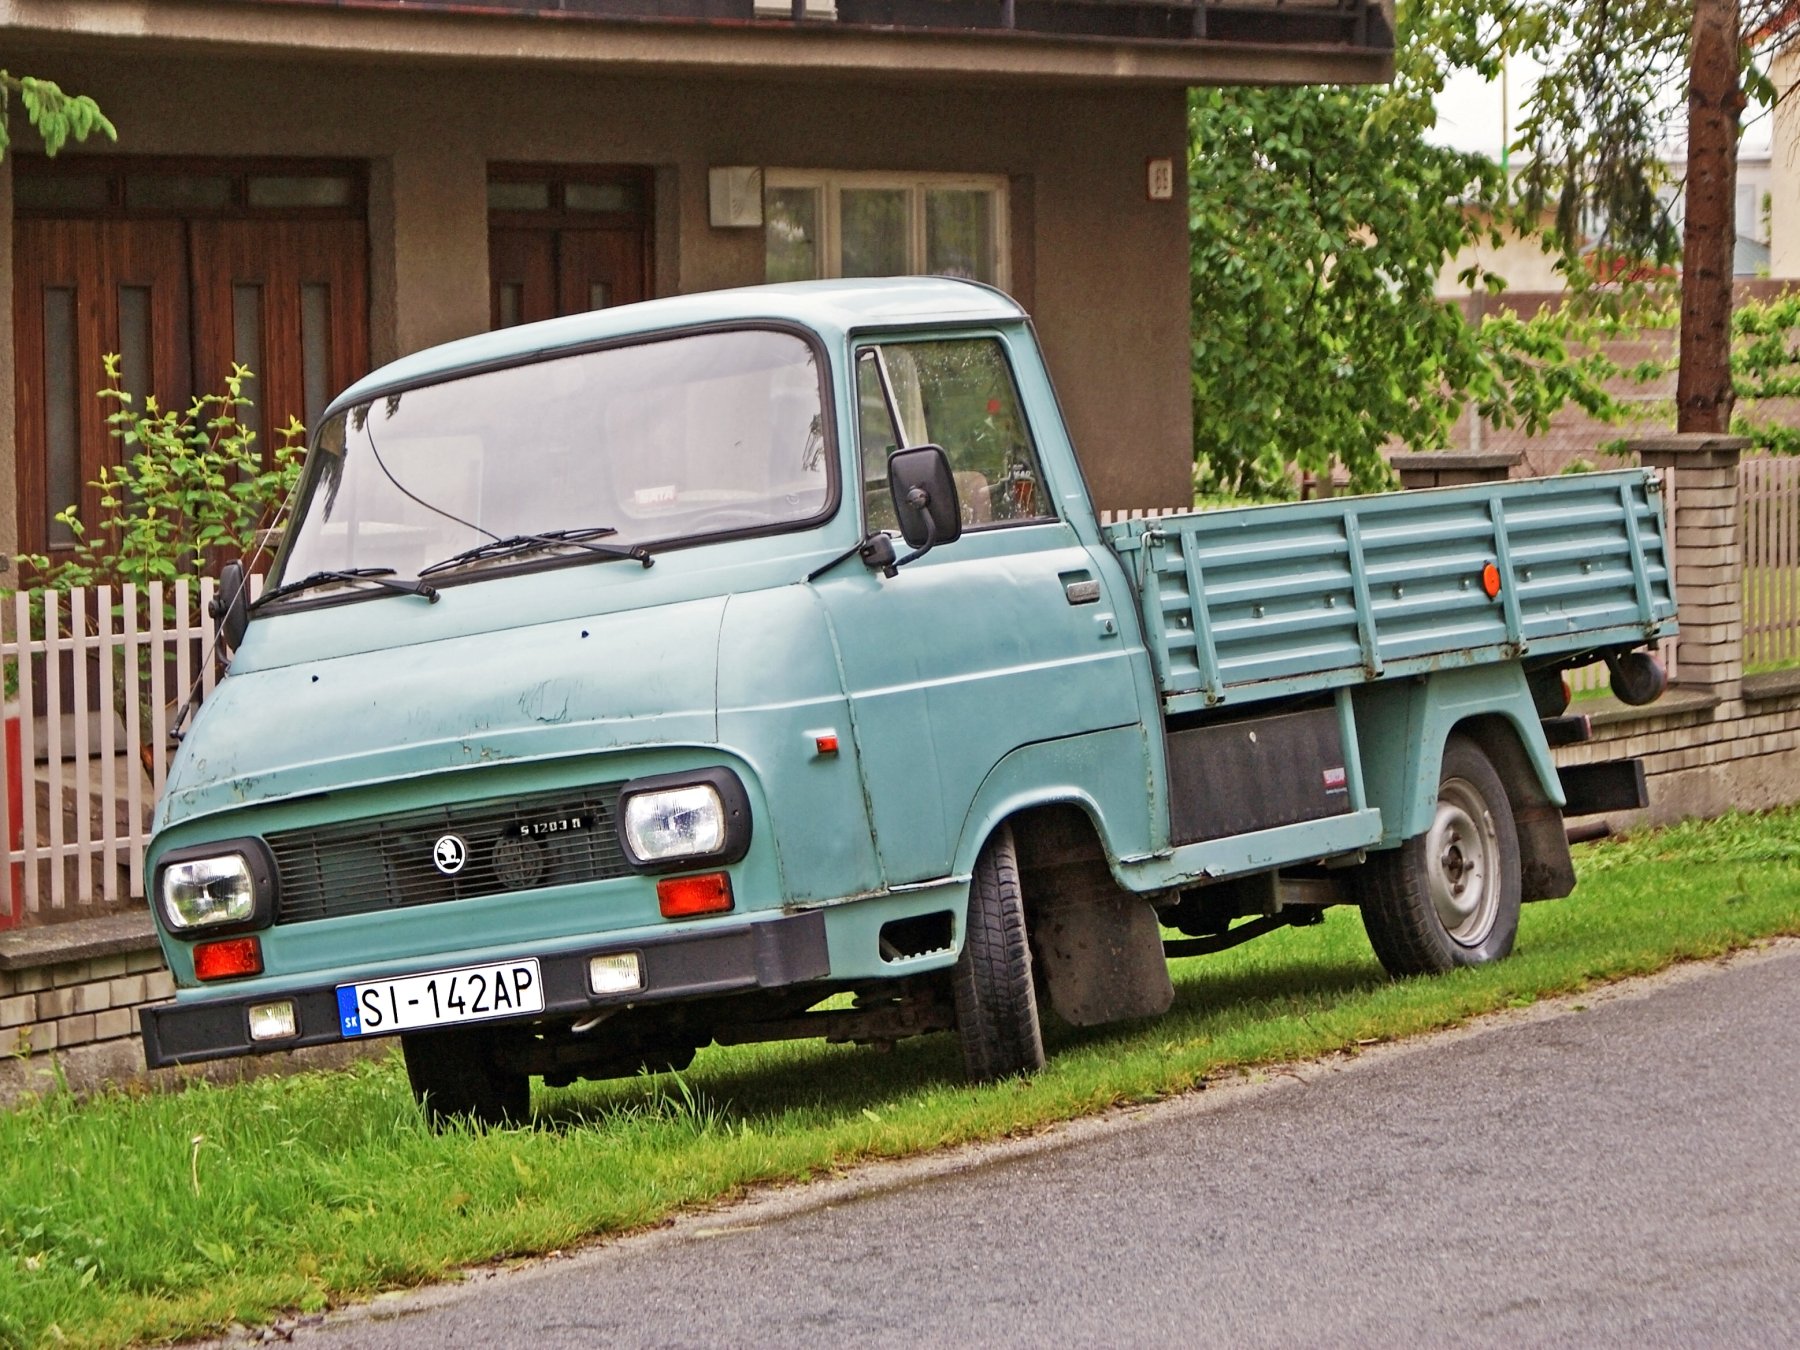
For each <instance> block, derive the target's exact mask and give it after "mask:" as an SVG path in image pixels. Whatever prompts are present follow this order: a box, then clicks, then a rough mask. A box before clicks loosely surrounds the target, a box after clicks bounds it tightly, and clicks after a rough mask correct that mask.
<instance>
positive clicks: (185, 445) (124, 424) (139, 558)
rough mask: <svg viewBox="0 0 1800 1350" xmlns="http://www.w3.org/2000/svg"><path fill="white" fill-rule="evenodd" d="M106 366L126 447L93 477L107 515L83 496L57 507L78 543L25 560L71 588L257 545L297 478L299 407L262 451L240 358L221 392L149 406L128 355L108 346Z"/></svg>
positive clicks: (189, 568) (152, 573) (134, 577)
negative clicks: (85, 511)
mask: <svg viewBox="0 0 1800 1350" xmlns="http://www.w3.org/2000/svg"><path fill="white" fill-rule="evenodd" d="M105 369H106V387H105V388H103V389H101V390H100V392H99V395H98V396H99V397H100V398H101V399H102V400H103V401H105V402H108V403H110V404H111V405H112V411H111V412H109V413H108V414H107V416H106V421H107V424H108V425H109V426H110V427H111V429H112V434H113V436H114V438H115V439H116V440H117V441H118V442H119V444H120V446H121V447H122V448H123V450H124V451H125V452H126V453H125V454H124V456H123V458H122V460H121V462H120V463H118V464H116V465H105V466H102V468H101V470H100V476H99V477H98V478H96V479H94V480H93V482H92V483H91V484H90V486H92V487H93V488H94V489H95V491H96V493H97V494H98V497H99V502H100V516H99V518H98V519H97V520H95V521H94V522H92V523H91V524H90V523H89V522H84V521H83V520H82V519H81V514H80V510H79V508H78V507H77V506H73V505H71V506H69V507H68V508H67V509H65V510H63V511H60V512H58V513H57V519H58V520H60V521H62V522H63V523H64V524H65V525H67V526H68V527H69V528H70V530H71V531H72V532H73V533H74V536H75V547H74V549H73V550H71V551H70V552H69V553H67V554H64V555H62V556H61V557H60V558H58V559H55V560H52V559H51V558H49V557H46V556H43V555H25V556H22V557H21V558H20V559H19V561H20V563H21V565H22V566H24V567H26V568H29V569H31V570H32V571H33V572H34V573H35V575H36V577H37V579H38V581H39V583H40V584H42V585H45V586H49V587H53V588H58V589H67V588H71V587H75V586H87V585H92V584H93V583H94V582H96V581H102V580H106V581H119V582H137V583H140V584H141V583H144V582H149V581H172V580H175V579H176V578H178V577H193V576H197V575H199V574H200V573H201V572H203V571H205V570H207V567H208V565H209V563H210V562H211V561H215V560H216V559H217V557H218V555H221V554H224V555H230V556H241V557H248V556H250V555H251V554H253V553H254V552H255V551H256V549H257V545H258V542H259V540H260V539H261V538H262V537H263V532H264V531H267V530H272V529H274V528H275V527H276V526H277V525H278V524H279V523H280V520H279V518H280V514H281V509H282V506H283V504H284V503H285V502H286V500H287V498H288V496H289V494H290V493H291V492H292V491H293V487H294V484H295V483H296V482H297V481H298V480H299V476H300V461H301V456H302V453H303V446H302V441H303V438H304V436H305V428H304V427H302V426H301V425H300V423H299V422H297V421H295V420H293V419H292V418H290V419H289V421H288V425H287V426H285V427H282V428H280V429H279V430H278V431H276V433H275V436H276V438H277V443H276V444H275V446H274V447H273V448H272V450H271V451H270V453H269V454H268V456H267V458H266V459H265V456H264V453H263V449H262V447H261V446H260V445H259V444H257V438H256V433H255V432H254V431H252V430H251V429H250V428H249V427H247V426H245V425H244V423H243V421H242V414H243V411H244V410H245V409H246V408H248V407H249V406H250V400H249V399H248V398H247V397H245V395H244V393H243V389H244V384H245V381H246V380H248V379H249V377H250V371H249V370H248V369H246V368H245V367H243V366H237V365H234V366H233V367H232V369H231V373H230V374H229V375H228V376H227V377H226V379H225V382H224V389H223V391H222V392H220V393H212V394H205V395H202V396H201V397H199V398H197V399H195V400H194V401H193V403H192V404H190V405H189V406H188V408H187V409H186V410H185V411H181V412H178V411H176V410H175V409H172V408H170V409H159V408H158V407H157V406H156V404H155V402H154V400H151V399H146V400H145V401H144V406H143V407H142V408H141V409H140V408H139V407H138V406H137V403H136V400H135V399H134V398H133V396H132V395H131V394H130V393H129V392H128V391H126V390H125V389H124V388H122V387H121V386H120V383H119V358H118V357H117V356H114V355H109V356H107V357H106V358H105Z"/></svg>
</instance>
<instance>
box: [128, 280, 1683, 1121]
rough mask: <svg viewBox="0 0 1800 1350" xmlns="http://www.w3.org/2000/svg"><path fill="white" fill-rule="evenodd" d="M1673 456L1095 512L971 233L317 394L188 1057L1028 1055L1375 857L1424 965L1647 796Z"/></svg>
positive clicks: (515, 1109)
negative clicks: (1646, 716)
mask: <svg viewBox="0 0 1800 1350" xmlns="http://www.w3.org/2000/svg"><path fill="white" fill-rule="evenodd" d="M1091 449H1092V451H1093V452H1094V453H1104V449H1103V448H1091ZM1658 489H1659V484H1658V481H1657V479H1656V477H1655V476H1654V475H1653V474H1650V473H1647V472H1643V471H1637V470H1632V471H1623V472H1616V473H1605V474H1588V475H1579V476H1572V477H1565V478H1558V479H1553V480H1540V481H1523V482H1514V483H1505V484H1497V485H1484V486H1477V487H1468V488H1453V489H1442V490H1436V491H1429V492H1408V493H1394V494H1387V495H1381V496H1371V497H1351V498H1342V499H1336V500H1324V501H1313V502H1303V503H1297V504H1289V505H1277V506H1263V507H1250V508H1242V509H1230V510H1220V511H1211V512H1201V513H1195V514H1191V515H1180V516H1172V517H1167V518H1162V519H1156V520H1148V521H1132V522H1126V523H1116V524H1112V525H1103V524H1102V523H1101V522H1100V520H1099V519H1098V517H1097V515H1096V512H1095V510H1094V507H1093V505H1092V503H1091V501H1090V500H1089V497H1088V494H1087V490H1086V488H1085V486H1084V484H1083V481H1082V477H1081V472H1080V469H1079V467H1078V465H1077V461H1076V455H1075V448H1074V446H1073V445H1071V443H1070V441H1069V436H1068V433H1067V431H1066V429H1065V427H1064V424H1063V421H1062V418H1061V416H1060V414H1059V412H1058V408H1057V403H1056V397H1055V394H1054V392H1053V391H1052V388H1051V384H1050V379H1049V376H1048V374H1047V372H1046V370H1045V367H1044V362H1043V358H1042V356H1041V354H1040V351H1039V347H1038V343H1037V340H1036V337H1035V335H1034V332H1033V330H1032V326H1031V323H1030V320H1029V319H1028V317H1027V315H1026V314H1025V313H1024V312H1023V311H1022V310H1021V309H1020V308H1019V307H1018V306H1017V305H1016V304H1015V303H1014V302H1013V301H1012V300H1010V299H1008V298H1007V297H1006V296H1004V295H1002V294H1000V293H999V292H997V291H994V290H991V289H987V288H985V287H981V286H978V285H974V284H970V283H966V282H959V281H952V280H945V279H899V280H882V281H842V282H820V283H808V284H802V285H793V286H776V287H758V288H753V289H747V290H741V291H731V292H723V293H717V294H708V295H695V296H686V297H681V298H675V299H667V300H658V301H653V302H650V303H647V304H640V305H632V306H627V307H623V308H619V309H612V310H606V311H602V312H597V313H593V314H587V315H582V316H579V317H574V318H568V319H561V320H556V321H553V322H550V323H544V324H537V325H532V326H527V327H520V328H513V329H507V330H504V331H501V332H495V333H489V334H486V335H484V336H480V337H475V338H470V339H467V340H465V341H461V342H455V343H451V344H449V345H447V346H443V347H439V348H436V349H434V350H431V351H426V352H421V353H419V354H417V355H414V356H409V357H407V358H405V359H403V360H400V361H397V362H395V363H394V364H392V365H389V366H387V367H385V368H383V369H381V370H379V371H376V372H375V373H374V374H372V375H370V376H368V377H367V378H366V379H364V380H362V381H361V382H360V383H358V384H357V385H356V386H355V387H353V388H352V389H350V390H349V391H348V392H346V393H345V394H343V395H342V396H341V397H339V398H338V399H337V400H336V401H335V402H334V403H333V404H332V405H331V406H330V407H329V408H328V409H327V411H326V412H325V414H324V416H323V417H322V418H321V419H320V424H319V426H318V427H317V429H316V430H315V433H314V436H313V442H312V447H311V451H310V454H309V457H308V460H307V464H306V470H305V476H304V479H303V482H302V486H301V489H300V492H299V495H298V497H297V503H296V506H295V508H294V512H293V520H292V523H291V525H290V527H289V529H288V531H287V534H286V539H285V543H284V545H283V547H282V550H281V552H280V555H279V557H278V558H277V560H276V562H275V564H274V568H273V571H272V573H271V575H270V577H269V581H268V585H267V587H266V588H265V589H264V590H263V591H262V593H261V595H260V598H259V599H257V600H256V601H255V602H254V603H252V604H246V602H245V598H244V587H243V586H242V573H241V569H238V568H237V567H235V565H234V566H231V567H228V568H227V575H226V576H225V577H224V578H223V584H222V587H221V594H222V595H223V596H224V597H226V599H225V602H224V603H222V604H221V606H220V618H221V626H222V629H223V631H224V633H225V635H226V638H227V640H228V641H229V642H230V643H231V644H233V645H234V647H235V651H234V653H233V656H232V660H231V667H230V675H229V678H226V679H224V680H222V681H221V682H220V684H219V686H218V689H217V691H216V693H215V694H214V695H213V696H212V697H211V698H210V699H209V700H208V701H207V703H206V704H205V706H204V708H203V709H202V711H201V713H200V715H199V717H198V718H197V720H196V722H195V724H194V726H193V727H192V729H191V732H190V733H189V735H188V736H187V738H186V741H185V743H184V744H183V746H182V748H181V750H180V752H179V754H178V755H177V756H176V759H175V763H174V765H173V767H172V768H171V770H170V774H169V779H168V788H167V791H166V792H165V794H164V795H163V798H162V800H161V802H160V803H159V806H158V809H157V821H156V833H155V838H154V840H153V842H152V844H151V848H150V854H149V858H148V869H149V875H150V876H151V878H152V891H151V896H152V906H151V907H152V909H153V911H154V913H155V915H156V920H157V923H158V925H159V926H160V929H161V935H162V944H163V950H164V952H165V954H166V955H167V958H168V962H169V966H170V968H171V970H172V971H173V972H174V976H175V980H176V983H177V985H178V986H179V993H178V994H177V996H176V998H175V1000H174V1001H173V1002H172V1003H169V1004H165V1005H162V1006H159V1007H154V1008H150V1009H147V1010H146V1011H145V1012H144V1014H143V1018H142V1027H143V1033H144V1047H145V1055H146V1058H147V1060H148V1062H149V1063H150V1064H151V1065H152V1066H160V1065H169V1064H185V1063H192V1062H195V1061H200V1060H206V1059H213V1058H218V1057H222V1056H230V1055H244V1054H255V1053H262V1052H268V1051H275V1050H285V1049H290V1048H294V1047H298V1046H311V1045H321V1044H330V1043H336V1042H341V1041H345V1040H357V1039H364V1038H371V1037H381V1036H389V1035H398V1036H399V1037H400V1041H401V1045H402V1047H403V1049H404V1053H405V1059H406V1065H407V1070H408V1074H409V1077H410V1079H411V1082H412V1086H413V1088H414V1090H415V1092H416V1093H417V1095H418V1096H419V1098H420V1100H421V1102H422V1103H423V1104H424V1107H425V1109H426V1110H427V1112H428V1114H429V1115H430V1116H431V1117H432V1118H433V1119H434V1120H442V1119H445V1118H448V1117H453V1116H470V1117H474V1118H476V1119H478V1120H482V1121H486V1122H501V1121H510V1120H517V1119H520V1118H522V1117H525V1116H526V1115H528V1112H529V1100H530V1098H529V1087H530V1080H531V1078H532V1077H533V1076H541V1077H542V1078H543V1079H544V1080H545V1081H546V1082H548V1083H552V1084H561V1083H567V1082H569V1081H572V1080H575V1079H579V1078H598V1077H606V1076H613V1075H624V1074H631V1073H635V1072H637V1071H639V1069H640V1068H642V1067H645V1066H647V1067H649V1068H651V1069H658V1068H667V1067H670V1066H675V1067H680V1066H683V1065H685V1064H687V1063H688V1061H689V1060H690V1059H691V1057H692V1055H693V1053H694V1051H695V1050H696V1048H697V1047H700V1046H704V1045H707V1044H710V1043H713V1042H724V1043H734V1042H745V1041H754V1040H769V1039H778V1038H794V1037H806V1036H823V1037H826V1038H829V1039H831V1040H834V1041H858V1042H890V1041H893V1040H896V1039H898V1038H901V1037H905V1036H910V1035H915V1034H920V1033H925V1032H931V1031H937V1030H954V1031H955V1032H956V1034H957V1036H958V1037H959V1038H960V1042H961V1046H962V1050H963V1055H964V1060H965V1063H966V1067H967V1070H968V1072H969V1074H970V1075H971V1076H972V1077H974V1078H976V1079H987V1078H995V1077H1000V1076H1004V1075H1009V1074H1015V1073H1021V1072H1029V1071H1031V1070H1033V1069H1035V1068H1036V1067H1038V1066H1039V1065H1040V1064H1041V1063H1042V1062H1043V1053H1044V1052H1043V1041H1042V1035H1041V1029H1040V1016H1041V1010H1042V1009H1043V1007H1044V1006H1045V1005H1046V1004H1047V1005H1048V1007H1049V1008H1050V1009H1053V1010H1054V1011H1055V1013H1056V1014H1057V1015H1059V1016H1060V1017H1062V1018H1063V1019H1065V1020H1067V1021H1069V1022H1072V1023H1075V1024H1078V1025H1095V1024H1099V1023H1105V1022H1109V1021H1113V1020H1117V1019H1123V1018H1134V1017H1144V1016H1150V1015H1154V1014H1157V1013H1160V1012H1162V1011H1164V1010H1165V1009H1166V1008H1167V1007H1168V1006H1169V1003H1170V1000H1171V998H1172V988H1171V985H1170V981H1169V975H1168V966H1167V962H1168V959H1169V957H1171V956H1185V955H1190V954H1194V953H1198V952H1207V951H1216V950H1219V949H1221V948H1224V947H1227V946H1230V945H1233V944H1234V943H1236V942H1239V941H1242V940H1244V939H1245V938H1247V937H1252V936H1255V935H1257V934H1259V933H1264V932H1268V931H1270V930H1272V929H1274V928H1277V927H1280V926H1283V925H1288V924H1306V923H1311V922H1316V921H1317V920H1318V919H1319V917H1320V915H1321V914H1322V911H1323V908H1324V907H1325V906H1328V905H1331V904H1339V903H1348V904H1354V905H1358V906H1360V908H1361V910H1362V915H1363V920H1364V923H1365V925H1366V927H1367V930H1368V933H1369V936H1370V939H1371V941H1372V943H1373V945H1374V948H1375V950H1376V952H1377V954H1378V955H1379V957H1380V959H1381V961H1382V963H1383V964H1384V965H1385V966H1386V968H1387V969H1388V970H1389V971H1391V972H1393V973H1394V974H1395V975H1415V974H1426V973H1430V972H1437V971H1445V970H1449V969H1452V968H1454V967H1457V966H1463V965H1474V964H1480V963H1483V962H1488V961H1493V960H1497V959H1499V958H1501V957H1503V956H1505V955H1506V954H1507V953H1508V952H1509V951H1510V950H1511V948H1512V946H1513V941H1514V935H1515V932H1516V929H1517V925H1518V918H1519V905H1520V902H1521V901H1523V900H1534V899H1541V898H1546V897H1551V896H1560V895H1565V894H1567V893H1568V892H1569V890H1570V889H1571V887H1572V886H1573V884H1574V876H1573V872H1572V869H1571V866H1570V861H1569V849H1568V842H1567V833H1566V830H1567V827H1566V825H1565V816H1569V815H1581V814H1592V813H1596V812H1600V811H1608V810H1618V809H1629V808H1632V807H1636V806H1639V805H1641V804H1642V803H1643V801H1644V786H1643V784H1644V780H1643V773H1642V770H1641V768H1640V767H1639V766H1638V765H1637V764H1636V763H1635V762H1634V761H1628V760H1627V761H1615V762H1612V763H1607V764H1600V765H1595V766H1591V767H1587V768H1583V769H1581V770H1579V771H1572V770H1568V769H1565V770H1563V771H1562V772H1561V773H1560V774H1559V772H1558V771H1557V768H1556V767H1555V765H1554V763H1553V761H1552V758H1551V754H1550V748H1551V745H1552V744H1553V743H1555V742H1558V741H1565V742H1567V741H1573V740H1576V739H1580V738H1581V737H1582V736H1583V735H1584V734H1585V729H1586V723H1585V719H1583V718H1580V717H1578V716H1570V715H1569V714H1568V712H1567V708H1568V694H1567V690H1566V686H1565V683H1564V679H1563V675H1564V672H1565V671H1566V670H1568V669H1570V668H1572V667H1575V666H1578V665H1582V664H1585V663H1589V662H1592V661H1595V660H1601V659H1604V660H1606V661H1607V662H1608V663H1609V665H1610V666H1611V668H1612V672H1613V686H1614V689H1615V691H1616V692H1617V693H1618V694H1619V695H1620V696H1621V697H1623V698H1626V699H1628V700H1631V701H1639V702H1641V701H1647V700H1648V699H1651V698H1654V697H1655V696H1656V695H1657V694H1658V693H1660V692H1661V687H1662V684H1663V680H1662V678H1661V671H1660V667H1659V666H1658V665H1657V664H1656V662H1655V661H1654V659H1653V658H1652V657H1651V656H1650V655H1649V651H1648V649H1649V647H1650V645H1651V644H1654V643H1655V642H1657V641H1658V640H1660V639H1662V638H1664V637H1666V636H1667V635H1668V634H1670V633H1671V632H1673V630H1674V615H1675V603H1674V598H1673V595H1672V591H1671V568H1670V566H1669V559H1668V549H1667V547H1666V544H1665V536H1664V527H1663V520H1662V511H1661V499H1660V494H1659V490H1658ZM1171 930H1174V931H1173V932H1171ZM1176 934H1180V935H1185V936H1177V935H1176ZM846 995H848V996H849V997H845V996H846Z"/></svg>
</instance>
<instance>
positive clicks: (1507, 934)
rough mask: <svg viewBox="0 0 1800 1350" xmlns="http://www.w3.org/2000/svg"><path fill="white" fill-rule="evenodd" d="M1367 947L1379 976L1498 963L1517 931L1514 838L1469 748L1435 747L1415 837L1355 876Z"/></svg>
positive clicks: (1480, 757)
mask: <svg viewBox="0 0 1800 1350" xmlns="http://www.w3.org/2000/svg"><path fill="white" fill-rule="evenodd" d="M1358 872H1359V875H1358V877H1357V890H1358V899H1359V901H1360V903H1361V905H1362V918H1363V928H1364V929H1365V930H1367V932H1368V934H1369V945H1370V946H1372V947H1374V949H1375V955H1376V956H1377V957H1378V958H1379V959H1380V961H1381V964H1382V966H1383V968H1384V969H1386V971H1387V972H1388V974H1390V975H1393V976H1395V977H1396V978H1400V977H1404V976H1408V975H1436V974H1441V973H1443V972H1444V971H1448V970H1455V969H1456V968H1457V967H1458V966H1481V965H1486V964H1488V963H1489V962H1490V961H1498V960H1500V959H1501V958H1502V957H1504V956H1506V955H1507V954H1508V953H1510V952H1511V951H1512V949H1513V942H1514V940H1515V939H1516V938H1517V936H1518V932H1519V834H1518V829H1517V827H1516V826H1515V825H1514V823H1513V814H1512V805H1511V803H1510V802H1508V800H1507V796H1506V788H1505V786H1504V785H1503V784H1502V783H1501V782H1500V775H1499V774H1497V773H1495V772H1494V766H1493V765H1492V764H1490V763H1489V762H1488V758H1487V756H1486V755H1484V754H1482V752H1481V750H1480V748H1479V747H1478V746H1477V745H1476V744H1475V743H1474V742H1473V741H1470V740H1467V739H1465V738H1463V737H1461V736H1452V737H1451V738H1450V740H1449V742H1448V743H1447V744H1446V745H1445V746H1444V762H1443V767H1442V769H1441V770H1440V771H1439V775H1438V791H1437V807H1436V810H1435V811H1434V812H1433V814H1432V820H1431V826H1430V828H1429V829H1427V830H1426V831H1425V833H1424V834H1421V835H1417V836H1415V837H1414V838H1412V839H1408V840H1407V841H1406V842H1405V843H1404V844H1402V845H1401V846H1400V847H1399V848H1397V849H1389V850H1388V851H1386V852H1383V853H1374V854H1371V855H1370V856H1369V860H1368V862H1367V863H1365V864H1364V865H1363V866H1362V867H1361V868H1359V869H1358Z"/></svg>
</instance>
